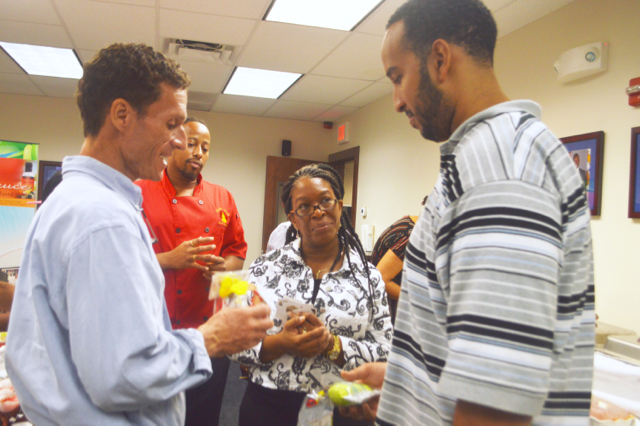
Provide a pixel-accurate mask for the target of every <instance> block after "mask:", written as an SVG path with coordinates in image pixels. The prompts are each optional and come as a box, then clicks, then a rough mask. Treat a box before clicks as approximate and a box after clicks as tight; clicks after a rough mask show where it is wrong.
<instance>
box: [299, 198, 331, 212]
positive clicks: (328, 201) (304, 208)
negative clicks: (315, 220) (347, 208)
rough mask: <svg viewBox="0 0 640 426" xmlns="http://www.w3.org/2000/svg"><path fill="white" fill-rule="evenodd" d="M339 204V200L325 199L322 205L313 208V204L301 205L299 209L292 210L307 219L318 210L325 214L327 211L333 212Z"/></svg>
mask: <svg viewBox="0 0 640 426" xmlns="http://www.w3.org/2000/svg"><path fill="white" fill-rule="evenodd" d="M336 204H338V200H337V199H335V198H325V199H324V200H322V201H321V202H320V204H316V205H315V206H312V205H311V204H300V205H299V206H298V208H297V209H295V210H292V212H294V213H295V214H296V215H297V216H298V217H307V216H311V215H312V214H313V213H314V212H315V211H316V209H318V210H320V211H321V212H325V211H327V210H333V209H334V208H335V207H336Z"/></svg>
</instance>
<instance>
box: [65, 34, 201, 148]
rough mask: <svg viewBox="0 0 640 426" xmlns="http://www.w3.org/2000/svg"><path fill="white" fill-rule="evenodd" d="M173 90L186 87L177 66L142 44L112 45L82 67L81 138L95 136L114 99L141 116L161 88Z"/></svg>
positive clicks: (184, 75)
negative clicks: (82, 126)
mask: <svg viewBox="0 0 640 426" xmlns="http://www.w3.org/2000/svg"><path fill="white" fill-rule="evenodd" d="M163 83H166V84H168V85H169V86H171V87H174V88H175V89H185V88H186V87H187V86H189V83H190V81H189V77H188V76H187V73H185V72H184V71H183V70H182V69H180V65H179V64H178V63H177V62H175V61H174V60H172V59H169V58H167V57H166V56H164V55H163V54H162V53H159V52H156V51H154V50H153V49H152V48H151V47H149V46H146V45H144V44H133V43H131V44H122V43H115V44H112V45H111V46H108V47H106V48H104V49H102V50H100V51H99V52H98V54H97V55H96V56H95V57H94V58H93V59H92V60H91V62H88V63H86V64H85V65H84V74H83V76H82V78H81V79H80V82H79V83H78V92H77V93H76V101H77V103H78V108H80V115H81V117H82V121H83V123H84V135H85V137H86V136H89V135H91V136H96V135H98V133H99V132H100V129H101V128H102V125H103V124H104V119H105V116H106V115H107V112H108V111H109V109H110V108H111V104H112V103H113V101H115V100H116V99H120V98H122V99H124V100H126V101H127V102H129V103H130V104H131V106H132V107H133V108H134V109H135V110H136V112H137V113H138V114H139V115H140V116H144V115H145V114H146V112H147V107H148V106H149V105H151V104H152V103H154V102H155V101H157V100H158V99H159V98H160V95H161V93H162V88H161V84H163Z"/></svg>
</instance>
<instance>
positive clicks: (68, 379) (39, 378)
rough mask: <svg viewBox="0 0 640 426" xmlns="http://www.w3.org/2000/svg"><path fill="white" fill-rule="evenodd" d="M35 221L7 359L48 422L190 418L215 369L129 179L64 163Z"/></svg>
mask: <svg viewBox="0 0 640 426" xmlns="http://www.w3.org/2000/svg"><path fill="white" fill-rule="evenodd" d="M62 168H63V176H64V180H63V182H62V183H61V184H60V185H59V186H58V187H57V188H56V190H55V191H54V192H53V194H52V195H51V196H50V197H49V198H48V199H47V201H46V203H44V204H43V205H42V207H41V208H40V209H39V210H38V212H37V213H36V215H35V218H34V221H33V223H32V225H31V228H30V229H29V232H28V235H27V241H26V245H25V250H24V253H25V254H24V257H23V259H22V263H21V265H20V273H19V278H18V283H17V285H16V291H15V296H14V301H13V307H12V310H11V322H10V325H9V332H8V342H7V350H6V365H7V371H8V373H9V377H10V378H11V380H12V382H13V385H14V388H15V390H16V394H17V395H18V399H19V400H20V403H21V405H22V407H23V409H24V412H25V413H26V415H27V416H28V417H29V419H30V420H31V421H32V422H33V423H34V424H37V425H54V424H61V425H62V424H64V425H129V424H136V425H182V424H183V423H184V394H183V391H184V390H185V389H187V388H189V387H192V386H194V385H197V384H199V383H201V382H202V381H204V380H205V379H206V378H208V377H209V376H210V375H211V362H210V360H209V356H208V355H207V352H206V350H205V347H204V340H203V337H202V335H201V334H200V333H199V332H198V331H196V330H194V329H186V330H175V331H172V330H171V324H170V322H169V316H168V314H167V309H166V307H165V303H164V278H163V274H162V270H161V268H160V265H159V264H158V262H157V260H156V255H155V254H154V252H153V249H152V247H151V238H150V236H149V230H148V229H147V226H146V225H145V223H144V221H143V220H142V217H141V214H140V211H141V205H142V194H141V191H140V188H138V187H137V186H136V185H134V184H133V183H132V182H131V180H129V179H128V178H127V177H126V176H124V175H123V174H121V173H119V172H118V171H116V170H114V169H112V168H111V167H109V166H107V165H105V164H103V163H101V162H99V161H97V160H95V159H93V158H90V157H83V156H75V157H67V158H65V159H64V162H63V165H62Z"/></svg>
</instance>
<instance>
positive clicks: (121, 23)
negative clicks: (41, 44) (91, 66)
mask: <svg viewBox="0 0 640 426" xmlns="http://www.w3.org/2000/svg"><path fill="white" fill-rule="evenodd" d="M53 1H55V3H56V5H57V6H58V10H59V12H60V14H61V16H62V19H63V20H64V22H65V24H66V26H67V29H68V30H69V33H70V34H71V38H72V39H73V41H74V44H75V46H76V47H77V48H79V49H102V48H103V47H106V46H108V45H110V44H112V43H116V42H122V43H146V44H148V45H149V46H155V45H156V37H155V35H156V18H155V16H156V14H155V9H152V8H149V7H140V6H130V5H124V4H115V3H105V2H98V1H87V0H53ZM114 23H117V25H114Z"/></svg>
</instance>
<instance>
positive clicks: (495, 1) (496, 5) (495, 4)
mask: <svg viewBox="0 0 640 426" xmlns="http://www.w3.org/2000/svg"><path fill="white" fill-rule="evenodd" d="M483 3H484V5H485V6H487V7H488V8H489V10H490V11H492V12H495V11H496V10H498V9H500V8H501V7H503V6H506V5H508V4H509V3H513V0H484V1H483Z"/></svg>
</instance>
